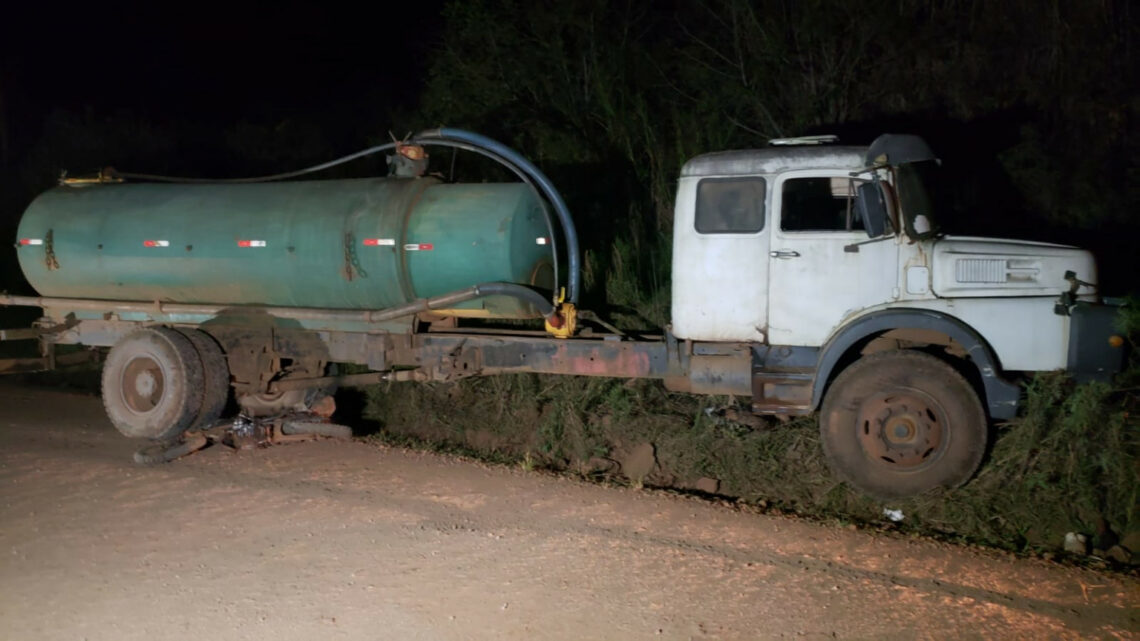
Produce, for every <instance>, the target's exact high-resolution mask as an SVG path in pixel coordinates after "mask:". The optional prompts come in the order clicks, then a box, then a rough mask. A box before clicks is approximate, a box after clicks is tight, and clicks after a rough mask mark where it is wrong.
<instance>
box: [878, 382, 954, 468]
mask: <svg viewBox="0 0 1140 641" xmlns="http://www.w3.org/2000/svg"><path fill="white" fill-rule="evenodd" d="M945 423H946V413H945V411H944V410H943V409H942V407H941V405H939V404H938V403H937V402H936V401H934V399H932V398H930V397H929V396H927V395H926V394H924V393H922V392H919V391H918V390H908V391H906V392H903V393H892V394H882V395H879V396H875V397H872V398H869V399H868V400H867V401H866V402H865V403H863V404H862V406H861V407H860V408H859V422H858V437H859V444H860V446H861V447H862V448H863V451H864V453H865V454H866V455H867V457H868V458H869V459H871V460H873V461H876V462H877V463H879V464H880V465H884V466H887V467H890V468H893V469H898V468H905V469H916V468H919V467H922V466H924V465H927V464H929V463H932V462H933V461H935V460H937V458H938V456H939V455H940V454H941V453H942V451H943V450H944V449H945V447H944V446H945V445H946V443H945V438H944V431H943V425H944V424H945Z"/></svg>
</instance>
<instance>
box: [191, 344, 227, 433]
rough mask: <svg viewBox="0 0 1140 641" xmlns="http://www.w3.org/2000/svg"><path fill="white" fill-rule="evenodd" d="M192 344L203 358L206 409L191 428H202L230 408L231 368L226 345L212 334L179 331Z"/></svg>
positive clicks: (200, 413) (202, 410) (205, 427)
mask: <svg viewBox="0 0 1140 641" xmlns="http://www.w3.org/2000/svg"><path fill="white" fill-rule="evenodd" d="M178 331H179V333H181V334H182V335H183V336H185V337H186V338H188V339H190V343H191V344H192V345H194V351H196V352H198V357H199V358H200V359H201V361H202V378H203V380H202V409H200V410H198V416H197V417H195V419H194V422H193V423H191V424H190V429H192V430H201V429H208V428H210V427H212V426H213V424H214V422H215V421H217V420H218V418H219V417H221V415H222V411H223V410H225V409H226V402H227V401H228V400H229V397H230V368H229V365H227V364H226V356H225V354H223V353H222V348H221V346H220V345H218V342H217V341H215V340H214V338H213V337H212V336H210V335H209V334H207V333H206V332H203V331H201V330H198V329H180V330H178Z"/></svg>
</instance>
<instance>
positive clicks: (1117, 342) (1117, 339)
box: [1108, 336, 1124, 347]
mask: <svg viewBox="0 0 1140 641" xmlns="http://www.w3.org/2000/svg"><path fill="white" fill-rule="evenodd" d="M1108 344H1109V345H1111V346H1113V347H1120V346H1121V345H1124V337H1123V336H1109V337H1108Z"/></svg>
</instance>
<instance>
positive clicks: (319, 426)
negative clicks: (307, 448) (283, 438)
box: [281, 421, 352, 440]
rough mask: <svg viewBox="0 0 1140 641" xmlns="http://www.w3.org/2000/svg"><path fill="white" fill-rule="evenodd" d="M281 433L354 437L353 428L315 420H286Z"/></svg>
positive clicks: (344, 438)
mask: <svg viewBox="0 0 1140 641" xmlns="http://www.w3.org/2000/svg"><path fill="white" fill-rule="evenodd" d="M281 433H282V434H285V435H293V434H312V435H314V436H325V437H328V438H337V439H343V440H348V439H350V438H352V428H351V427H349V426H347V425H338V424H337V423H317V422H313V421H285V423H284V424H283V425H282V426H281Z"/></svg>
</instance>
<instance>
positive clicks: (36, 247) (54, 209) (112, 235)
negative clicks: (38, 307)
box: [17, 178, 553, 318]
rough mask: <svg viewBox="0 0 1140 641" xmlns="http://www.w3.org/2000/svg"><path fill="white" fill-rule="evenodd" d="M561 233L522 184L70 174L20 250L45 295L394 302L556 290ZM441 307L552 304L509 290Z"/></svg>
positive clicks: (23, 232) (494, 312)
mask: <svg viewBox="0 0 1140 641" xmlns="http://www.w3.org/2000/svg"><path fill="white" fill-rule="evenodd" d="M549 235H550V231H549V230H548V228H547V224H546V220H545V218H544V215H543V211H542V208H541V204H540V202H539V201H538V199H537V197H536V196H535V195H534V193H533V191H532V190H531V189H530V188H529V187H528V186H527V185H525V184H522V183H502V184H495V183H491V184H488V183H481V184H445V183H442V182H440V181H439V180H437V179H434V178H370V179H355V180H324V181H299V182H275V183H254V184H189V185H187V184H153V183H140V184H94V185H80V186H68V185H63V186H60V187H56V188H54V189H52V190H50V191H47V192H45V193H44V194H42V195H41V196H39V197H38V198H37V199H36V200H35V201H33V202H32V204H31V205H30V206H29V207H28V209H27V211H26V212H25V213H24V216H23V218H22V219H21V221H20V226H19V230H18V240H17V247H18V250H17V254H18V256H19V262H20V268H21V270H22V271H23V272H24V276H25V277H26V278H27V279H28V282H29V283H30V284H31V285H32V287H34V288H35V289H36V291H38V292H39V293H40V295H42V296H51V297H70V298H95V299H107V300H137V301H162V302H176V303H215V304H233V305H253V304H259V305H284V306H291V307H322V308H339V309H384V308H387V307H392V306H395V305H400V304H403V303H407V302H410V301H413V300H416V299H418V298H425V297H431V296H437V295H440V294H445V293H448V292H453V291H456V290H459V289H463V288H466V287H469V286H471V285H476V284H479V283H485V282H493V281H497V282H509V283H518V284H522V285H530V286H534V287H536V288H540V289H549V288H551V287H552V283H553V271H552V269H553V268H552V264H553V262H552V261H553V257H552V252H551V245H550V242H549ZM441 313H444V314H445V315H453V316H466V317H493V318H529V317H534V316H537V315H538V314H537V312H536V311H535V310H534V309H533V308H531V307H530V305H528V304H526V303H524V302H521V301H519V300H516V299H513V298H508V297H488V298H484V299H477V300H474V301H469V302H467V303H462V304H459V305H457V308H456V309H452V310H446V311H444V312H441Z"/></svg>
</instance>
